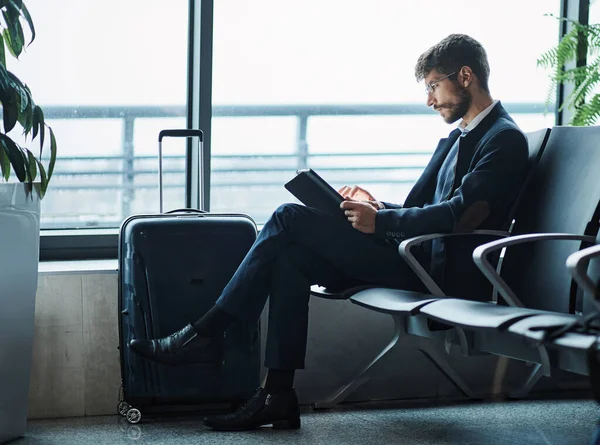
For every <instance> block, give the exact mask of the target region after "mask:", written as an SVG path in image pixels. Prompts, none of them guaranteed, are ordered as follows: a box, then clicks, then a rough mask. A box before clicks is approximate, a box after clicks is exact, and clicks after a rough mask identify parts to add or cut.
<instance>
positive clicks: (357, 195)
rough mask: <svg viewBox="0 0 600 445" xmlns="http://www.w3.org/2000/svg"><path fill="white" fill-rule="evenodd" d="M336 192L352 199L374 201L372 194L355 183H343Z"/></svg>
mask: <svg viewBox="0 0 600 445" xmlns="http://www.w3.org/2000/svg"><path fill="white" fill-rule="evenodd" d="M338 193H339V194H340V195H342V197H344V198H350V199H353V200H354V201H375V198H374V197H373V195H371V194H370V193H369V192H367V191H366V190H365V189H364V188H362V187H359V186H357V185H354V186H352V187H350V186H347V185H345V186H343V187H342V188H341V189H339V190H338Z"/></svg>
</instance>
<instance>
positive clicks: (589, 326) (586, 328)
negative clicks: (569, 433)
mask: <svg viewBox="0 0 600 445" xmlns="http://www.w3.org/2000/svg"><path fill="white" fill-rule="evenodd" d="M592 260H595V264H593V265H590V262H591V261H592ZM567 269H568V270H569V272H570V273H571V275H572V276H573V278H574V279H575V281H576V283H577V284H578V285H579V288H580V289H582V291H583V293H584V296H585V297H587V298H586V302H587V303H588V304H587V305H586V306H587V307H589V309H588V310H587V311H586V313H585V315H584V316H579V315H573V314H544V315H535V316H532V317H528V318H525V319H523V320H521V321H518V322H516V323H514V324H513V325H511V326H510V327H509V328H508V332H510V333H512V334H514V335H516V336H518V337H520V338H522V339H524V340H525V341H529V344H530V345H531V346H534V347H537V346H538V345H540V344H543V345H544V346H546V349H547V351H548V359H549V365H550V366H553V367H557V368H560V369H564V370H567V371H571V372H576V373H578V374H583V375H590V376H591V375H592V369H591V368H593V365H592V364H593V363H594V360H595V361H596V363H597V362H598V359H599V353H600V343H599V341H600V244H596V245H594V246H592V247H588V248H586V249H583V250H580V251H578V252H575V253H573V254H571V255H570V256H569V257H568V258H567ZM596 378H598V379H600V375H598V376H597V377H596ZM599 384H600V382H599Z"/></svg>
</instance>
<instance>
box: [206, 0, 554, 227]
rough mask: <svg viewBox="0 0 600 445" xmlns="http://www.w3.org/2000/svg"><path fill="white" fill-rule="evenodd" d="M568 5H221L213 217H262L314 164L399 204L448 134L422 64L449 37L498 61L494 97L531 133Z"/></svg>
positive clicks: (538, 120)
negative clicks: (417, 73) (470, 42)
mask: <svg viewBox="0 0 600 445" xmlns="http://www.w3.org/2000/svg"><path fill="white" fill-rule="evenodd" d="M559 7H560V2H559V1H558V0H553V1H548V0H531V1H527V2H524V1H521V0H506V1H503V2H473V1H466V0H459V1H454V2H448V1H441V0H432V1H428V2H422V1H419V0H413V1H398V0H371V1H369V2H366V3H365V2H364V1H359V0H302V1H285V2H282V1H280V0H257V1H252V2H249V1H245V0H227V1H219V2H215V13H214V56H213V57H214V62H213V104H214V108H213V121H212V122H213V128H212V180H211V210H215V211H232V210H235V211H244V212H247V213H249V214H251V215H252V216H254V217H255V218H256V219H257V220H258V221H259V222H262V221H264V220H265V219H266V218H267V217H268V215H269V214H270V213H271V211H272V210H273V209H274V208H275V207H276V206H277V205H279V204H280V203H282V202H286V201H293V199H292V198H293V197H292V196H291V195H290V194H289V193H288V192H287V191H286V190H285V189H284V188H283V187H282V184H283V183H284V182H286V181H287V180H289V179H290V178H291V177H292V176H293V175H294V171H295V170H296V169H297V168H299V167H300V168H302V167H307V166H308V167H313V168H315V169H316V170H317V171H318V172H320V173H321V174H322V176H324V177H325V179H327V180H329V181H330V182H331V183H332V184H333V185H335V186H341V185H344V184H359V185H362V186H364V187H366V188H367V189H368V190H370V191H372V193H373V194H375V195H376V196H377V197H378V198H381V199H384V200H387V201H392V202H402V201H403V199H404V197H405V196H406V194H407V193H408V191H409V190H410V187H411V186H412V184H413V183H414V181H415V180H416V178H418V176H419V174H420V173H421V171H422V169H423V167H424V166H425V164H426V162H427V161H428V159H429V158H430V156H431V153H432V151H433V149H434V148H435V147H436V145H437V142H438V140H439V139H440V138H441V137H445V136H446V135H447V134H448V133H449V132H450V131H451V130H452V127H451V126H448V125H446V124H444V123H443V122H442V121H441V119H440V118H439V117H438V116H437V115H436V114H434V113H433V112H431V111H430V110H428V109H427V108H426V107H425V96H424V93H423V85H422V84H417V83H416V82H415V79H414V75H413V68H414V64H415V62H416V60H417V58H418V56H419V55H420V54H421V53H422V52H423V51H424V50H426V49H427V48H428V47H430V46H431V45H433V44H435V43H437V42H438V41H439V40H441V39H442V38H444V37H446V36H447V35H448V34H450V33H465V34H469V35H471V36H473V37H475V38H476V39H478V40H479V41H480V42H481V43H482V44H483V45H484V47H485V48H486V49H487V51H488V56H489V60H490V65H491V72H492V73H491V77H490V88H491V91H492V95H493V97H494V98H497V99H501V100H502V102H503V104H504V105H505V106H506V107H507V108H508V110H509V112H512V113H513V116H514V118H515V120H516V121H517V123H518V124H519V125H520V126H521V127H522V129H523V130H524V131H531V130H536V129H539V128H542V127H546V126H552V125H553V124H554V115H553V109H552V108H550V112H549V114H544V113H545V111H546V109H545V100H546V97H547V93H548V86H549V81H548V79H547V73H545V72H544V71H542V70H541V69H538V68H537V66H536V60H537V58H538V57H539V55H540V54H542V52H544V51H545V50H547V49H548V48H550V47H551V46H552V45H554V44H555V43H556V41H557V40H558V28H559V25H558V22H557V20H556V19H554V18H551V17H547V16H545V15H544V14H546V13H553V14H557V15H558V14H559Z"/></svg>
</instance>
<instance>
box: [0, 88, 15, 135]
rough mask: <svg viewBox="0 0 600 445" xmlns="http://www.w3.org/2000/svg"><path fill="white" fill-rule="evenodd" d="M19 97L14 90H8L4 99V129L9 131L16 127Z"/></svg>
mask: <svg viewBox="0 0 600 445" xmlns="http://www.w3.org/2000/svg"><path fill="white" fill-rule="evenodd" d="M17 101H18V99H17V97H16V93H15V91H14V90H8V91H6V99H5V100H3V101H2V112H3V116H2V118H3V120H4V131H5V132H6V133H8V132H9V131H10V130H12V129H13V128H14V127H15V124H16V123H17V119H18V118H19V112H18V107H17Z"/></svg>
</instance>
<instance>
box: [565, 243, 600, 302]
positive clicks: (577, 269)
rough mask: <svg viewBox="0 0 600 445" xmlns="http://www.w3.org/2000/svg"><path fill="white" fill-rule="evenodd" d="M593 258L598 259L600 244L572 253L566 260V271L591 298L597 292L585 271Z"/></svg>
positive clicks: (594, 284)
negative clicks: (567, 270)
mask: <svg viewBox="0 0 600 445" xmlns="http://www.w3.org/2000/svg"><path fill="white" fill-rule="evenodd" d="M595 257H600V244H597V245H595V246H592V247H588V248H587V249H582V250H580V251H578V252H575V253H572V254H571V255H569V257H568V258H567V269H569V272H571V275H573V279H574V280H575V281H576V282H577V284H579V285H580V286H581V288H582V289H583V290H584V291H585V292H589V293H590V294H591V295H592V298H593V297H594V296H595V295H596V292H597V289H596V283H594V282H593V281H592V280H591V278H590V277H589V276H588V274H587V272H586V271H587V268H588V265H589V264H590V260H591V259H592V258H595Z"/></svg>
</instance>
